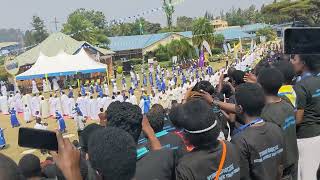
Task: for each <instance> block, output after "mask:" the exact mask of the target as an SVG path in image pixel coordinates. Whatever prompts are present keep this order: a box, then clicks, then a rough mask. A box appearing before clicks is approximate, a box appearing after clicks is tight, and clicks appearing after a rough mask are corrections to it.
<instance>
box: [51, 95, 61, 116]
mask: <svg viewBox="0 0 320 180" xmlns="http://www.w3.org/2000/svg"><path fill="white" fill-rule="evenodd" d="M53 101H54V104H55V109H56V111H55V114H54V115H55V116H56V114H57V113H56V112H58V113H59V114H61V115H62V106H61V99H60V97H58V96H57V95H55V96H54V99H53Z"/></svg>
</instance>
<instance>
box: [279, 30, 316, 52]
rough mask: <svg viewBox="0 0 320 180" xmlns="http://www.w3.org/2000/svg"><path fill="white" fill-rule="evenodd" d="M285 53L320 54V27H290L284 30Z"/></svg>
mask: <svg viewBox="0 0 320 180" xmlns="http://www.w3.org/2000/svg"><path fill="white" fill-rule="evenodd" d="M284 53H285V54H320V28H302V27H301V28H299V27H295V28H288V29H285V30H284Z"/></svg>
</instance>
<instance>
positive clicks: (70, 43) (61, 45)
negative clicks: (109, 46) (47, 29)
mask: <svg viewBox="0 0 320 180" xmlns="http://www.w3.org/2000/svg"><path fill="white" fill-rule="evenodd" d="M83 45H89V46H90V47H92V48H94V49H96V50H97V51H99V52H101V53H102V54H105V53H111V54H112V53H113V52H112V51H109V50H104V49H102V48H97V47H94V46H92V45H90V44H89V43H87V42H85V41H77V40H75V39H73V38H71V37H70V36H68V35H65V34H63V33H61V32H58V33H53V34H51V35H50V36H49V37H48V38H47V39H45V40H44V41H42V42H41V43H40V44H38V45H37V46H35V47H33V48H32V49H30V50H28V51H26V52H24V53H22V54H20V55H19V56H17V57H16V59H15V60H16V61H17V62H18V63H19V66H24V65H27V64H33V63H35V62H36V60H37V59H38V57H39V54H40V52H41V53H43V54H44V55H46V56H55V55H57V54H58V53H59V52H61V51H64V52H66V53H67V54H75V53H76V52H78V50H79V49H80V48H81V47H82V46H83Z"/></svg>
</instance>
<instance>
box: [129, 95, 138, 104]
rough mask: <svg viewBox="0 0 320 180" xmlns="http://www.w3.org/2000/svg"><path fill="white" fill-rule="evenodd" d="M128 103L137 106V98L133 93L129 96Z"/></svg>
mask: <svg viewBox="0 0 320 180" xmlns="http://www.w3.org/2000/svg"><path fill="white" fill-rule="evenodd" d="M130 102H131V104H133V105H138V102H137V97H136V96H135V95H134V93H132V94H131V95H130Z"/></svg>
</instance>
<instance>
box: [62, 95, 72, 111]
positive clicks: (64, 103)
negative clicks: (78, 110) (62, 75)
mask: <svg viewBox="0 0 320 180" xmlns="http://www.w3.org/2000/svg"><path fill="white" fill-rule="evenodd" d="M68 101H69V98H68V96H67V95H66V94H62V95H61V107H62V112H63V115H69V114H70V110H69V106H68V103H69V102H68Z"/></svg>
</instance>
